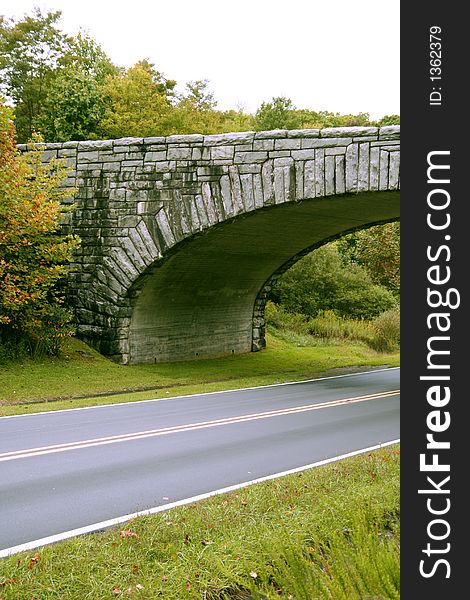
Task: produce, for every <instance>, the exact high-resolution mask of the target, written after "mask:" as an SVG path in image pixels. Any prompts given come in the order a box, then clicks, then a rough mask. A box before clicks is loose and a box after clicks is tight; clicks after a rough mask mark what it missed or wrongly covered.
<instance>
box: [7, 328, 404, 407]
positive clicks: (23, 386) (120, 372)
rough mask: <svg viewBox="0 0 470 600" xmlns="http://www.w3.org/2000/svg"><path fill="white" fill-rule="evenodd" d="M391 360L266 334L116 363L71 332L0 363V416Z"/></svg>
mask: <svg viewBox="0 0 470 600" xmlns="http://www.w3.org/2000/svg"><path fill="white" fill-rule="evenodd" d="M398 364H399V354H398V352H395V353H388V354H384V353H379V352H376V351H374V350H372V349H370V348H368V347H367V346H366V345H365V344H361V343H360V342H351V341H345V340H343V341H339V342H336V343H334V344H319V345H318V346H315V347H312V346H304V347H300V346H297V345H295V344H293V343H292V342H291V341H287V340H282V339H280V338H276V337H273V336H272V335H269V336H268V348H267V349H266V350H263V351H262V352H257V353H248V354H243V355H238V356H230V357H226V358H219V359H211V360H199V361H191V362H176V363H166V364H156V365H155V364H151V365H131V366H124V365H118V364H115V363H113V362H111V361H109V360H107V359H106V358H104V357H102V356H100V355H99V354H98V353H97V352H94V351H93V350H91V349H90V348H89V347H88V346H86V345H85V344H83V343H82V342H80V341H78V340H76V339H71V340H69V341H68V342H67V345H66V347H65V348H64V352H63V353H62V355H61V356H60V357H59V358H48V359H43V360H36V361H32V360H22V361H15V362H9V363H6V364H3V365H1V364H0V416H6V415H12V414H22V413H27V412H37V411H39V410H59V409H64V408H72V407H81V406H93V405H96V404H106V403H112V402H124V401H126V402H127V401H135V400H146V399H149V398H164V397H168V396H177V395H186V394H194V393H198V392H210V391H218V390H224V389H235V388H241V387H251V386H259V385H267V384H271V383H282V382H285V381H294V380H301V379H309V378H312V377H316V376H319V375H321V374H324V373H330V374H333V373H337V372H338V370H339V371H341V369H348V368H352V367H355V368H357V369H358V370H361V369H363V368H368V367H373V366H381V365H388V366H397V365H398ZM114 392H118V393H119V395H113V394H114ZM83 396H86V397H83ZM44 402H47V406H46V405H44V404H43V403H44Z"/></svg>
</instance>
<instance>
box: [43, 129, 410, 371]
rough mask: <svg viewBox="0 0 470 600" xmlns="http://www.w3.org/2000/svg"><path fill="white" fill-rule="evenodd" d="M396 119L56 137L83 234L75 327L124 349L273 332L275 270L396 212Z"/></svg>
mask: <svg viewBox="0 0 470 600" xmlns="http://www.w3.org/2000/svg"><path fill="white" fill-rule="evenodd" d="M399 137H400V129H399V127H398V126H387V127H382V128H380V129H378V128H375V127H351V128H335V129H322V130H318V129H305V130H298V131H292V130H291V131H286V130H276V131H267V132H257V133H254V132H243V133H230V134H223V135H174V136H170V137H165V138H164V137H156V138H143V139H142V138H139V139H136V138H124V139H118V140H105V141H82V142H66V143H60V144H47V145H46V151H45V153H44V160H46V161H48V160H50V159H51V158H52V157H65V158H66V160H67V163H68V167H69V169H70V171H69V178H68V179H67V180H66V182H65V186H69V187H74V188H75V192H74V202H75V203H76V205H77V208H76V210H75V211H74V212H73V213H70V214H69V215H68V219H69V220H68V223H67V224H66V227H67V228H68V229H69V230H72V231H73V232H75V233H77V234H78V235H79V236H80V237H81V239H82V247H81V250H80V252H79V254H78V256H77V259H76V262H75V263H74V264H73V265H72V266H71V270H70V280H69V300H70V303H71V304H72V305H73V306H74V308H75V311H76V319H77V329H78V335H79V336H80V337H81V338H82V339H84V340H86V341H87V342H89V343H91V344H92V345H93V346H95V347H96V348H97V349H98V350H99V351H100V352H102V353H103V354H105V355H107V356H109V357H111V358H113V359H114V360H117V361H119V362H122V363H139V362H152V363H153V362H160V361H170V360H176V359H193V358H197V357H199V358H203V357H214V356H223V355H231V354H238V353H241V352H248V351H251V350H253V351H255V350H260V349H261V348H263V347H264V346H265V324H264V306H265V302H266V298H267V295H268V293H269V290H270V288H271V285H272V283H273V282H274V281H275V280H276V279H277V278H278V277H279V276H280V275H281V274H282V273H283V272H284V271H285V270H286V269H287V268H288V267H289V266H291V265H292V264H293V263H294V262H295V261H297V260H298V259H299V258H301V257H302V256H304V255H305V254H307V253H308V252H310V251H311V250H313V249H314V248H317V247H318V246H321V245H322V244H324V243H325V242H327V241H329V240H332V239H334V238H336V237H338V236H341V235H342V234H344V233H346V232H350V231H354V230H355V229H359V228H363V227H367V226H370V225H373V224H378V223H384V222H387V221H392V220H396V219H398V217H399V186H400V177H399V164H400V141H399Z"/></svg>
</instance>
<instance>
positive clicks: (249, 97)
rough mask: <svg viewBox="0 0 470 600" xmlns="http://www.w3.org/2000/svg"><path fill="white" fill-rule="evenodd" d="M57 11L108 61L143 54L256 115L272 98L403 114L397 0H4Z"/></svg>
mask: <svg viewBox="0 0 470 600" xmlns="http://www.w3.org/2000/svg"><path fill="white" fill-rule="evenodd" d="M35 6H38V7H39V8H41V10H42V11H43V13H46V12H47V11H48V10H61V11H62V19H61V21H60V23H59V26H60V28H61V29H62V30H63V31H65V32H67V33H69V34H77V33H78V31H79V30H80V29H82V30H84V31H86V32H87V33H89V34H90V35H91V37H93V38H94V40H95V41H97V42H98V43H99V44H100V45H101V47H102V48H103V50H104V51H105V52H106V53H107V54H108V56H109V57H110V58H111V59H112V60H113V62H114V63H116V64H118V65H120V66H124V67H130V66H132V65H133V64H135V63H136V62H137V61H139V60H141V59H143V58H147V59H149V60H150V61H151V62H153V63H154V64H155V66H156V68H157V70H158V71H160V72H161V73H163V75H164V76H165V77H167V78H168V79H175V80H176V81H177V82H178V90H179V91H181V92H182V91H183V90H184V86H185V83H186V82H188V81H194V80H199V79H208V80H209V88H210V90H211V91H212V92H213V93H214V95H215V99H216V100H217V108H219V109H221V110H227V109H230V108H234V109H236V108H243V109H244V110H245V111H247V112H251V113H254V112H255V111H256V109H257V108H258V107H259V106H260V104H261V103H262V102H269V101H270V100H271V99H272V98H273V97H275V96H285V97H287V98H290V99H291V100H292V101H293V103H294V105H295V106H296V107H297V108H309V109H312V110H317V111H319V110H327V111H331V112H340V113H342V114H349V113H359V112H367V113H369V114H370V116H371V118H372V119H378V118H380V117H382V116H384V115H390V114H400V103H399V96H400V89H399V84H400V79H399V77H400V72H399V61H400V44H399V40H400V30H399V17H400V12H399V10H400V2H399V0H388V1H383V0H356V1H352V0H334V1H332V0H283V1H280V0H236V1H232V0H163V1H161V0H134V1H131V0H126V1H123V0H62V1H61V0H45V1H42V0H36V1H34V0H32V1H30V0H0V14H1V15H4V16H5V17H14V18H15V20H18V19H21V18H22V17H23V15H24V14H31V13H32V10H33V7H35Z"/></svg>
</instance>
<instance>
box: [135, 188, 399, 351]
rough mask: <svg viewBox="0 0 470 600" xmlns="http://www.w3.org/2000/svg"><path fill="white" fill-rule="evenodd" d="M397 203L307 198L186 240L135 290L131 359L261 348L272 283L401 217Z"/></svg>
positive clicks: (388, 196)
mask: <svg viewBox="0 0 470 600" xmlns="http://www.w3.org/2000/svg"><path fill="white" fill-rule="evenodd" d="M398 204H399V194H398V193H397V192H377V193H364V194H357V195H354V196H350V195H345V196H342V197H334V196H333V197H330V198H323V199H321V200H305V201H303V202H301V203H292V204H284V205H279V206H275V207H271V208H265V209H264V210H259V211H254V212H252V213H250V214H248V215H243V216H240V217H238V218H236V219H234V220H232V221H231V222H229V223H224V224H221V225H219V226H218V227H214V228H211V229H210V230H208V231H207V232H206V233H205V234H203V235H198V236H195V237H194V238H192V239H191V240H188V241H186V243H184V244H182V246H181V247H180V248H178V249H175V252H174V253H173V254H172V255H171V256H169V257H168V258H166V259H165V260H163V261H158V262H157V263H156V264H155V265H154V266H152V267H151V268H150V269H148V271H147V272H146V273H145V275H143V276H142V278H141V279H139V281H138V282H136V284H135V285H134V287H133V288H132V290H131V291H130V295H131V296H132V298H133V307H132V316H131V319H130V323H129V329H128V335H127V336H124V337H125V338H126V339H127V340H128V344H129V345H128V347H127V348H126V349H127V350H128V357H126V360H128V361H129V362H131V363H133V362H158V361H160V360H161V361H170V360H176V359H194V358H207V357H212V356H224V355H230V354H238V353H242V352H249V351H256V350H260V349H262V348H263V347H264V346H265V343H264V305H265V302H266V294H267V292H268V291H269V287H270V284H271V282H272V281H273V279H275V278H277V277H279V275H280V274H281V273H282V272H284V271H285V270H286V269H287V268H288V267H289V266H291V265H292V264H293V263H294V262H296V261H297V260H299V259H300V258H301V257H302V256H304V255H305V254H307V253H308V252H310V251H311V250H313V249H314V248H315V247H318V246H320V245H322V244H324V243H326V242H327V241H330V240H331V239H334V238H336V237H339V236H340V235H342V234H344V233H346V232H349V231H353V230H355V229H358V228H363V227H367V226H370V225H372V224H378V223H383V222H387V221H391V220H396V219H397V218H398ZM358 214H360V215H361V217H360V218H358ZM332 215H334V217H333V216H332Z"/></svg>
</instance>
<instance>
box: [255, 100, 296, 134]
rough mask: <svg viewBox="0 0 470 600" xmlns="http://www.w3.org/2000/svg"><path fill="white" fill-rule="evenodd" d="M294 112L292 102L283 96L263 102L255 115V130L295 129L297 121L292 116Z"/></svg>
mask: <svg viewBox="0 0 470 600" xmlns="http://www.w3.org/2000/svg"><path fill="white" fill-rule="evenodd" d="M294 110H295V107H294V105H293V104H292V100H290V99H289V98H285V97H283V96H278V97H276V98H273V99H272V101H271V102H263V103H262V104H261V106H260V107H259V108H258V110H257V111H256V114H255V129H256V130H257V131H269V130H271V129H296V128H297V125H298V119H297V118H296V116H295V115H294V114H293V111H294Z"/></svg>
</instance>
